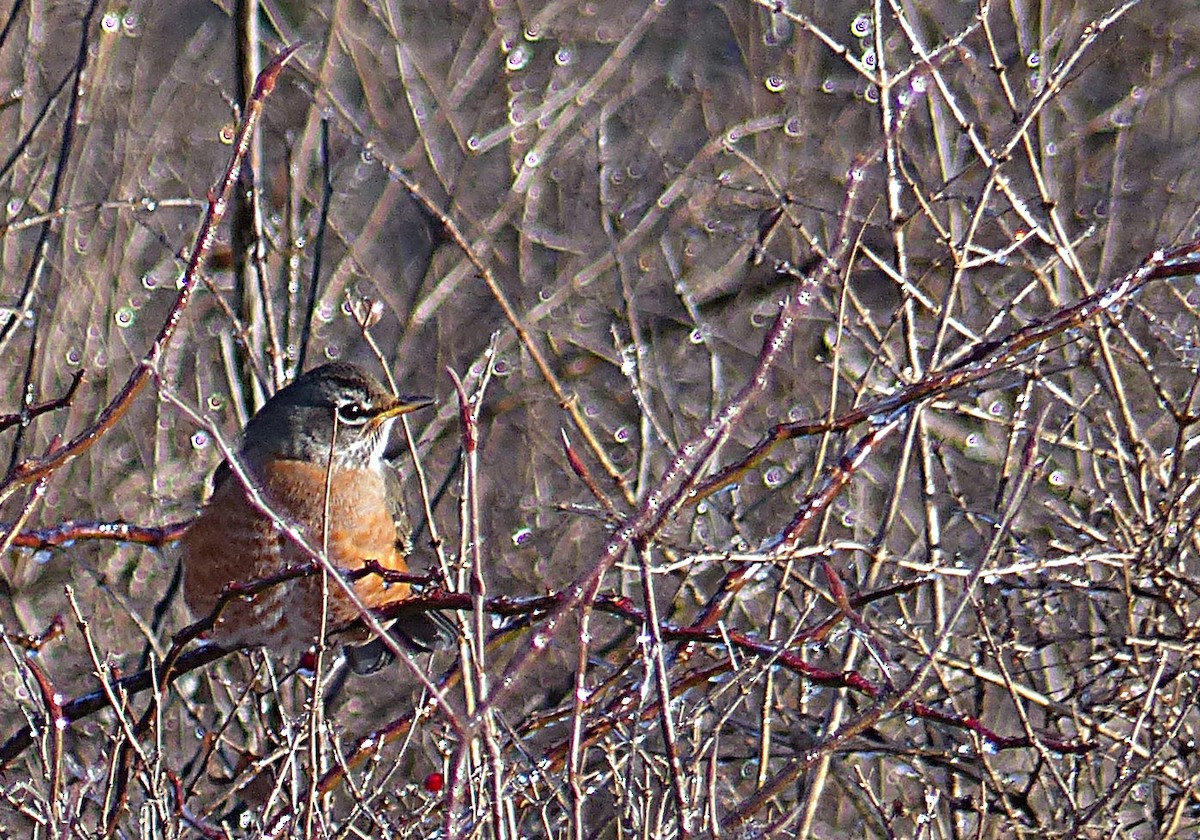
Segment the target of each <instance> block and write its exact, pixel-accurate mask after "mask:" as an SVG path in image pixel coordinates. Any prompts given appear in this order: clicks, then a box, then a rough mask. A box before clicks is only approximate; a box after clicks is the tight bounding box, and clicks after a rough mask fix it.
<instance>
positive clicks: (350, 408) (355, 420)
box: [337, 402, 371, 426]
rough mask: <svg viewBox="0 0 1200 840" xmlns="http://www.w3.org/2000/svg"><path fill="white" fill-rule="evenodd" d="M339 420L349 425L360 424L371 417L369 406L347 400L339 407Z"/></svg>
mask: <svg viewBox="0 0 1200 840" xmlns="http://www.w3.org/2000/svg"><path fill="white" fill-rule="evenodd" d="M337 416H338V421H339V422H342V423H345V424H346V425H348V426H360V425H362V424H363V423H366V422H367V420H369V419H371V414H370V412H369V411H368V410H367V407H366V406H365V405H363V404H362V403H358V402H346V403H342V404H341V405H339V406H338V407H337Z"/></svg>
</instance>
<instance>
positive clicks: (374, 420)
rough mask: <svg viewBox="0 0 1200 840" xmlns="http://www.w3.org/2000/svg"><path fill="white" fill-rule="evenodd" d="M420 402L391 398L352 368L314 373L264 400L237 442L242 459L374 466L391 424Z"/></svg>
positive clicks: (424, 400)
mask: <svg viewBox="0 0 1200 840" xmlns="http://www.w3.org/2000/svg"><path fill="white" fill-rule="evenodd" d="M432 402H433V401H432V400H430V399H428V398H426V397H395V396H393V395H392V394H391V393H389V392H388V391H387V389H386V388H384V387H383V385H382V384H380V382H379V380H377V379H376V378H375V377H373V376H371V375H370V374H368V373H367V372H366V371H364V370H362V369H361V368H359V367H357V366H356V365H352V364H347V363H345V362H335V363H333V364H329V365H322V366H321V367H319V368H314V369H313V370H310V371H309V372H308V373H305V374H303V375H302V376H300V377H298V378H297V379H296V381H295V382H293V383H292V384H291V385H288V386H287V387H286V388H283V389H281V390H280V391H279V392H278V393H276V394H275V396H273V397H271V399H269V400H267V403H266V405H264V406H263V407H262V408H261V409H260V410H259V412H258V413H257V414H255V415H254V416H253V417H252V418H250V422H249V423H248V424H247V425H246V431H245V433H244V434H243V437H242V453H243V455H245V456H246V457H247V458H249V459H251V460H253V459H256V458H264V457H275V458H295V459H297V460H301V461H310V462H313V463H319V464H324V463H326V462H327V461H328V460H329V453H330V445H331V444H332V446H333V462H334V465H335V466H338V467H344V468H351V467H357V468H365V467H369V466H371V465H373V464H377V463H378V462H379V459H380V458H381V457H383V450H384V447H386V446H387V437H388V431H389V430H390V429H391V426H392V421H393V420H395V419H396V418H397V417H399V416H400V415H401V414H407V413H408V412H410V411H415V410H416V409H418V408H423V407H425V406H427V405H430V404H431V403H432Z"/></svg>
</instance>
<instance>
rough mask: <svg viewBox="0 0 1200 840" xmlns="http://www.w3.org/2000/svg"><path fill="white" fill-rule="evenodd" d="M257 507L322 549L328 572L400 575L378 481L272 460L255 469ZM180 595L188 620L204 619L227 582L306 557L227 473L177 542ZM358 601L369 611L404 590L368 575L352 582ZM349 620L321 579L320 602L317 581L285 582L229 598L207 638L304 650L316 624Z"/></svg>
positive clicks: (400, 557) (360, 473) (370, 475)
mask: <svg viewBox="0 0 1200 840" xmlns="http://www.w3.org/2000/svg"><path fill="white" fill-rule="evenodd" d="M258 480H259V481H261V492H262V496H263V498H264V500H265V501H266V503H267V505H268V506H269V507H270V508H271V510H273V511H274V512H276V513H277V514H279V515H280V517H282V518H283V519H285V520H287V521H290V522H292V523H294V524H296V525H299V526H301V527H302V530H303V531H304V533H305V535H306V537H307V539H308V541H309V544H310V545H312V546H313V547H315V548H318V549H320V548H322V547H324V550H325V551H326V555H327V556H328V557H329V559H330V560H331V561H332V562H333V563H334V565H335V566H337V567H338V568H340V569H342V570H345V571H350V570H354V569H361V568H362V567H363V565H364V564H366V563H367V562H369V561H375V562H377V563H379V564H380V566H382V567H383V568H385V569H390V570H394V571H398V572H404V571H407V568H408V567H407V564H406V563H405V561H404V554H403V553H402V551H400V550H398V549H397V533H396V523H395V521H394V520H393V518H392V514H391V507H390V505H389V504H388V498H387V485H386V483H385V481H384V479H383V476H382V475H381V474H379V473H377V472H374V471H371V470H340V471H336V472H334V474H333V475H332V476H331V478H330V481H329V493H328V505H327V504H326V493H325V486H326V472H325V469H324V468H323V467H321V466H317V465H314V464H309V463H306V462H303V461H276V462H274V463H272V464H270V465H267V466H264V467H263V468H262V469H261V470H259V471H258ZM182 548H183V564H184V597H185V599H186V600H187V602H188V605H189V606H190V607H191V608H192V611H193V612H194V613H196V615H197V616H204V615H207V614H209V613H210V612H211V611H212V609H213V607H214V605H215V604H216V602H217V599H218V597H219V596H220V594H221V591H222V590H223V589H224V587H225V586H226V585H227V584H229V583H231V582H239V583H248V582H252V581H258V580H262V579H263V578H266V577H269V576H271V575H275V574H278V573H280V572H281V571H283V570H285V569H288V568H297V567H300V566H303V565H305V564H307V563H309V562H312V557H311V555H309V554H308V553H307V552H306V551H305V550H304V549H302V548H301V547H300V546H299V545H297V544H296V542H295V541H294V540H292V538H291V537H289V536H288V535H287V534H286V533H285V532H284V530H283V529H282V528H280V527H279V526H278V524H277V523H276V521H274V520H273V519H271V518H270V517H268V516H266V515H264V514H263V513H262V512H260V511H259V510H258V509H257V508H255V506H254V505H253V504H252V503H251V502H250V500H249V498H248V496H247V494H246V492H245V490H244V488H243V487H242V485H241V482H240V481H238V479H237V478H236V477H234V476H231V477H230V478H229V479H227V480H226V481H224V482H223V483H222V484H221V486H220V487H219V488H218V489H217V491H216V492H215V493H214V494H213V497H212V499H211V500H210V501H209V504H208V506H207V507H206V508H205V509H204V511H203V512H202V513H201V515H200V516H199V518H198V519H197V520H196V521H195V523H193V524H192V526H191V527H190V528H189V529H188V531H187V532H186V533H185V534H184V536H183V539H182ZM354 590H355V593H356V594H357V595H358V597H359V598H360V599H361V600H362V601H363V602H364V603H365V604H366V605H367V606H369V607H379V606H382V605H384V604H387V603H391V602H393V601H397V600H403V599H404V598H406V597H407V596H408V594H409V586H408V585H407V584H391V585H388V584H386V583H384V582H383V581H382V580H381V579H380V577H379V576H378V575H373V574H368V575H366V576H364V577H362V578H360V579H359V580H357V581H356V582H355V583H354ZM326 605H327V612H326V622H327V623H326V627H327V629H332V628H336V627H338V626H340V625H344V624H346V623H348V622H350V621H352V620H353V619H354V618H355V617H356V616H357V615H358V611H357V610H356V609H355V607H354V605H353V603H352V602H351V601H350V599H349V598H347V597H346V596H345V593H344V592H343V591H342V589H341V587H340V586H339V585H338V584H337V583H336V582H334V581H330V582H329V586H328V600H327V601H325V600H324V599H323V596H322V586H321V576H320V574H316V575H312V576H309V577H306V578H299V579H295V580H292V581H289V582H287V583H284V584H280V585H278V586H273V587H271V588H270V589H268V590H266V591H264V592H262V593H260V594H258V595H255V596H254V597H253V598H249V599H238V600H236V601H234V602H231V603H230V604H229V605H228V606H227V607H226V608H225V609H224V611H223V612H222V614H221V618H220V620H219V622H218V625H217V626H216V627H215V628H214V630H213V632H212V633H211V636H212V638H213V639H214V640H215V641H217V642H219V643H222V644H227V645H269V646H271V647H273V648H278V649H281V650H283V651H284V652H299V651H301V650H303V649H305V648H307V647H308V646H309V645H310V644H312V642H313V640H314V639H315V638H316V636H317V635H318V633H319V632H320V628H321V623H322V622H321V616H322V609H323V606H326Z"/></svg>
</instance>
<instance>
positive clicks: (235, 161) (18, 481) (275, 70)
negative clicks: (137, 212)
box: [0, 44, 301, 500]
mask: <svg viewBox="0 0 1200 840" xmlns="http://www.w3.org/2000/svg"><path fill="white" fill-rule="evenodd" d="M300 46H301V45H300V44H293V45H292V46H290V47H287V48H285V49H283V50H281V51H280V52H279V54H278V55H277V56H275V58H274V60H272V61H271V63H270V64H268V65H267V66H266V67H265V68H264V69H263V71H262V73H261V74H259V77H258V82H257V84H255V86H254V95H253V96H252V97H251V98H250V101H249V103H247V107H246V114H245V117H244V119H243V120H242V126H241V129H240V131H239V133H238V138H237V143H236V144H235V146H234V151H233V155H231V156H230V159H229V165H228V166H227V167H226V169H225V174H224V176H223V177H222V179H221V181H220V183H219V184H218V185H217V187H216V188H214V189H213V190H211V191H210V192H209V196H208V209H207V211H206V212H205V214H204V219H203V220H202V221H201V223H200V230H199V232H198V233H197V234H196V239H195V242H194V243H193V245H192V250H191V253H190V254H189V257H188V263H187V266H186V268H185V269H184V271H183V276H182V277H181V278H180V282H179V293H178V294H177V295H176V296H175V302H174V303H173V304H172V305H171V309H170V311H169V312H168V313H167V317H166V319H165V320H164V322H163V325H162V328H161V329H159V331H158V335H157V336H155V338H154V341H153V342H152V343H151V345H150V349H149V350H148V351H147V352H146V355H145V356H143V357H142V360H141V362H139V363H138V365H137V367H135V368H134V369H133V372H132V373H130V374H129V378H128V379H127V380H126V382H125V385H124V386H123V387H122V388H121V390H120V392H119V393H118V394H117V396H116V397H114V398H113V400H112V402H110V403H109V404H108V405H107V406H105V407H104V409H103V410H101V412H100V416H99V417H97V418H96V421H95V422H94V423H93V424H92V425H90V426H88V427H87V428H86V429H84V430H83V431H82V432H80V433H79V434H78V435H76V436H75V437H74V438H73V439H72V440H70V441H68V442H67V443H66V444H65V445H63V446H61V447H58V448H56V449H53V450H52V451H48V452H46V453H45V454H44V455H41V456H37V457H31V458H26V459H25V460H23V461H21V462H19V463H18V464H16V465H15V466H14V467H13V468H12V470H11V471H10V473H9V474H8V475H7V476H6V477H5V478H4V481H3V482H2V483H0V500H2V499H3V498H5V497H6V496H8V495H9V494H10V493H11V492H12V491H13V490H14V489H15V488H16V487H19V486H21V485H25V484H29V483H31V482H34V481H37V480H38V479H40V478H42V477H44V476H47V475H49V474H50V473H52V472H54V471H55V470H57V469H58V468H59V467H61V466H63V465H64V464H66V463H67V462H69V461H71V460H73V459H75V458H78V457H79V456H80V455H81V454H83V453H84V452H86V451H87V450H88V449H89V448H90V447H91V446H92V445H93V444H95V443H96V441H97V440H99V439H100V438H101V437H103V436H104V435H105V434H106V433H107V432H108V431H109V430H110V429H111V428H112V427H113V426H114V425H116V423H117V421H119V420H120V419H121V418H122V417H123V416H124V415H125V412H127V411H128V410H129V407H130V406H131V405H132V404H133V401H134V400H135V399H136V398H137V396H138V394H140V393H141V392H142V389H144V388H145V387H146V384H147V383H148V382H149V381H150V379H151V377H152V376H153V375H154V371H155V370H156V369H157V367H158V364H159V362H160V361H161V360H162V357H163V354H164V353H165V352H166V350H167V348H168V347H169V346H170V343H171V339H172V338H174V336H175V332H176V330H177V329H178V327H179V323H180V321H181V320H182V319H183V313H184V311H185V310H186V309H187V306H188V302H189V301H190V300H191V297H192V291H193V290H194V289H195V288H196V283H197V282H199V278H200V273H201V270H202V268H203V267H204V263H205V260H206V259H207V257H208V254H209V252H210V251H211V250H212V244H213V240H214V239H215V238H216V234H217V228H218V227H219V226H220V224H221V220H222V219H224V217H225V210H226V206H227V202H228V200H229V194H230V191H231V190H232V189H233V186H234V184H235V183H237V178H238V173H239V172H240V171H241V164H242V158H243V157H244V156H245V154H246V150H247V149H248V148H249V147H250V141H251V137H252V135H253V133H254V128H255V126H256V125H257V124H258V120H259V118H260V117H261V116H262V111H263V103H264V101H265V100H266V97H267V96H268V95H269V94H270V93H271V91H272V90H274V89H275V83H276V81H277V80H278V78H279V73H280V71H282V70H283V65H284V64H285V63H286V62H287V60H288V59H289V58H291V57H292V55H293V54H295V52H296V50H297V49H299V48H300Z"/></svg>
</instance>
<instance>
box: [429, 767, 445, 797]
mask: <svg viewBox="0 0 1200 840" xmlns="http://www.w3.org/2000/svg"><path fill="white" fill-rule="evenodd" d="M445 786H446V777H445V776H443V775H442V774H441V773H439V772H437V771H436V770H435V771H434V772H432V773H430V774H429V775H428V776H426V777H425V790H427V791H429V792H430V793H441V792H442V788H444V787H445Z"/></svg>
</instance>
